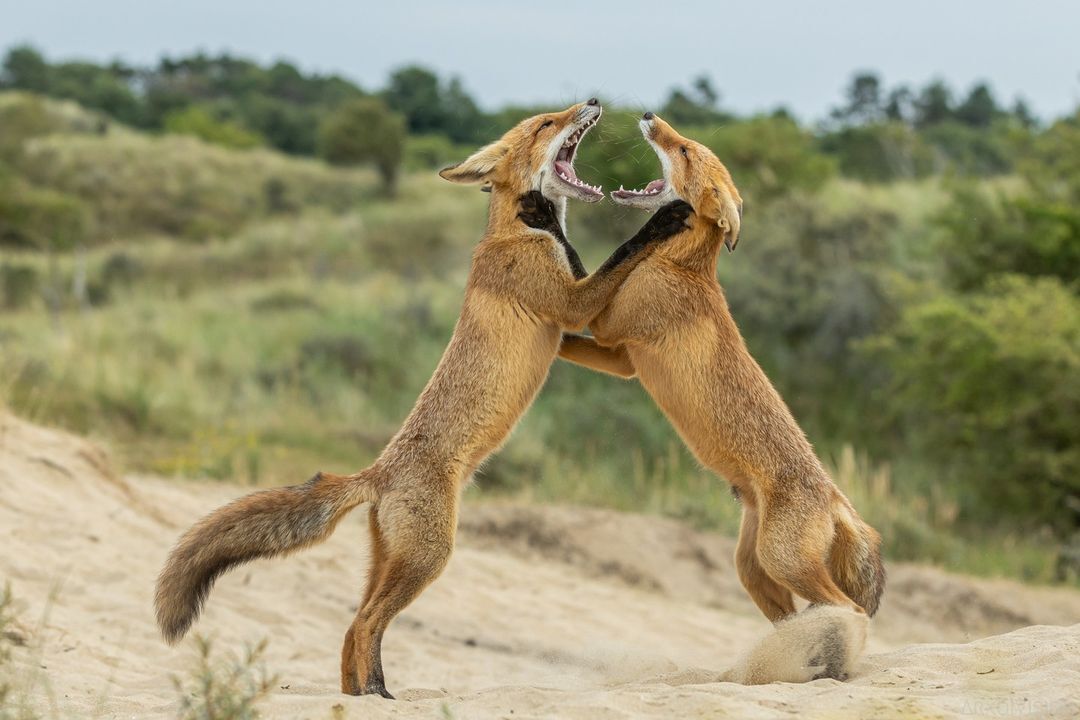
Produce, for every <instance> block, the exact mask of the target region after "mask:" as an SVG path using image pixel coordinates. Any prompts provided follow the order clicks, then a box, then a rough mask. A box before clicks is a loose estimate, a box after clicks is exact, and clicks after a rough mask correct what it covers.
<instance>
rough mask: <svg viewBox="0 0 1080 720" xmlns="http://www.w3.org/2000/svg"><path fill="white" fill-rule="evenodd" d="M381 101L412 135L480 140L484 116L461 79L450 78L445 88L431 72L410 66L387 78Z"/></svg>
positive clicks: (463, 140) (466, 140)
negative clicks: (403, 123)
mask: <svg viewBox="0 0 1080 720" xmlns="http://www.w3.org/2000/svg"><path fill="white" fill-rule="evenodd" d="M383 98H384V99H385V100H386V104H387V105H389V106H390V109H391V110H396V111H397V112H399V113H401V114H402V115H404V116H405V118H406V120H407V121H408V124H409V132H410V133H412V134H415V135H424V134H432V133H435V134H440V135H445V136H446V137H448V138H450V139H451V140H453V141H454V142H458V143H473V142H477V141H478V140H479V139H480V137H479V135H480V133H479V128H480V126H481V120H482V119H483V113H481V112H480V109H479V108H478V107H477V105H476V102H475V101H473V99H472V98H471V97H470V96H469V94H468V93H467V92H466V91H465V87H464V85H463V84H462V82H461V79H460V78H456V77H454V78H451V79H450V82H449V83H447V84H446V85H445V86H444V85H443V84H442V83H441V82H440V80H439V76H438V75H436V74H435V73H433V72H432V71H430V70H428V69H427V68H423V67H420V66H418V65H410V66H408V67H404V68H401V69H399V70H396V71H395V72H394V73H393V74H392V75H391V76H390V82H389V84H388V85H387V87H386V90H384V91H383Z"/></svg>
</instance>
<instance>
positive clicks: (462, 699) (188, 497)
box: [0, 415, 1080, 720]
mask: <svg viewBox="0 0 1080 720" xmlns="http://www.w3.org/2000/svg"><path fill="white" fill-rule="evenodd" d="M242 492H244V488H241V487H239V486H234V485H221V484H206V483H184V482H177V481H165V480H161V479H156V478H144V477H127V478H121V477H117V476H116V475H115V474H113V472H112V471H111V469H110V467H109V463H108V460H107V458H106V457H105V455H104V454H103V453H102V452H101V451H100V450H99V449H98V448H96V447H95V446H93V445H92V444H90V443H88V442H86V441H84V440H81V439H79V438H75V437H72V436H70V435H67V434H64V433H61V432H57V431H54V430H49V429H43V428H40V427H36V426H34V425H30V424H28V423H25V422H23V421H20V420H17V419H15V418H12V417H10V416H5V415H0V576H2V578H3V579H5V580H9V581H10V582H11V585H12V589H13V591H14V593H15V594H16V596H17V597H18V599H19V600H20V605H21V607H20V613H19V618H20V620H19V624H18V625H17V627H16V636H17V638H26V639H27V640H29V643H28V645H27V646H26V647H21V648H17V651H16V657H15V662H16V667H17V668H18V672H19V677H18V678H17V684H18V685H19V686H20V687H21V689H22V690H21V691H22V692H24V693H25V692H28V693H29V697H30V699H31V702H32V704H34V705H35V706H36V707H37V708H38V709H39V710H41V711H42V712H43V713H44V714H46V715H52V716H55V717H62V718H68V717H102V718H152V717H170V716H174V715H175V714H176V712H177V708H178V701H177V694H176V690H175V689H174V687H173V683H172V681H171V677H172V676H173V675H176V674H181V675H182V674H184V673H186V672H187V671H188V670H189V669H190V668H191V667H192V665H193V661H194V655H195V652H194V649H193V647H194V646H193V643H192V641H191V639H190V638H189V639H187V640H185V641H184V643H182V644H181V646H180V647H179V648H169V647H166V646H165V645H164V644H163V643H162V642H161V640H160V639H159V637H158V634H157V631H156V629H155V626H154V621H153V615H152V608H151V595H152V590H153V584H154V579H155V577H156V574H157V572H158V570H159V568H160V566H161V563H162V561H163V560H164V558H165V555H166V553H167V551H168V549H169V547H170V546H171V544H172V543H173V542H174V541H175V539H176V537H177V536H178V534H179V533H180V531H181V530H183V529H184V528H185V527H186V526H187V525H188V524H190V523H191V522H193V521H194V520H195V519H197V518H198V517H199V516H200V515H202V514H203V513H204V512H206V511H209V510H211V509H213V508H214V507H216V506H217V505H218V504H220V503H221V502H223V501H225V500H227V499H229V498H231V497H234V496H236V495H238V494H240V493H242ZM469 495H470V498H471V499H472V500H475V499H476V498H477V496H479V495H481V493H480V492H477V491H476V490H472V491H470V493H469ZM365 519H366V518H365V515H364V513H355V514H354V515H353V516H352V517H350V518H349V519H348V520H347V521H345V522H344V523H342V526H341V527H340V528H339V529H338V531H337V533H336V534H335V535H334V537H333V538H332V539H331V540H330V541H329V542H327V543H326V544H324V545H322V546H320V547H317V548H314V549H312V550H309V551H307V552H305V553H302V554H300V555H297V556H295V557H292V558H289V559H286V560H278V561H273V562H259V563H255V564H252V565H250V566H248V567H244V568H242V569H240V570H239V571H237V572H234V573H232V574H231V575H229V576H227V577H225V578H224V579H223V580H222V581H221V582H219V584H218V586H217V588H216V589H215V591H214V593H213V594H212V595H211V598H210V602H209V605H208V608H207V612H206V613H205V615H204V617H203V619H202V620H201V621H200V623H199V624H198V625H197V628H196V629H197V630H198V631H199V632H202V633H204V634H207V635H209V636H212V637H213V638H215V641H216V646H217V647H218V648H219V649H240V648H242V647H243V646H244V645H245V644H246V643H254V642H257V641H258V640H260V639H262V638H268V639H269V648H268V651H267V655H266V665H267V667H268V668H269V670H271V671H272V672H274V673H276V674H277V675H278V677H279V678H280V680H279V682H278V683H277V685H278V688H277V689H276V690H275V692H274V693H273V696H272V697H271V698H269V699H268V700H266V701H265V702H264V703H263V705H262V711H263V715H264V717H269V718H330V717H349V718H384V717H385V718H412V717H421V718H439V717H454V718H488V717H498V718H515V719H516V718H541V717H543V718H554V717H560V718H561V717H565V718H580V719H582V720H584V719H586V718H588V719H593V718H600V719H603V718H627V717H656V718H695V717H735V718H772V717H784V718H794V717H799V718H802V717H821V718H844V717H852V718H856V717H859V718H862V717H873V718H879V717H881V718H889V717H904V718H907V717H932V718H938V717H944V718H951V717H965V718H966V717H1014V716H1024V715H1028V716H1031V717H1040V718H1043V717H1061V718H1075V717H1077V716H1080V625H1077V624H1075V623H1077V622H1078V621H1080V592H1076V591H1071V590H1065V589H1048V588H1032V587H1025V586H1023V585H1020V584H1018V583H1014V582H1009V581H991V580H976V579H971V578H966V577H962V576H958V575H952V574H948V573H944V572H941V571H938V570H934V569H930V568H924V567H918V566H912V565H903V564H894V565H892V566H890V568H889V570H890V584H889V587H888V589H887V590H886V595H885V603H884V605H883V607H882V609H881V612H880V613H879V614H878V616H877V617H876V618H875V619H874V621H873V622H872V623H871V626H870V634H871V637H870V640H869V643H868V647H867V652H866V654H865V655H864V656H863V657H862V659H861V660H860V661H859V662H858V663H857V665H856V668H855V673H854V675H853V677H852V678H851V679H850V680H849V681H848V682H844V683H839V682H835V681H832V680H818V681H814V682H811V683H805V684H801V685H793V684H782V683H777V684H773V685H765V686H758V687H744V686H741V685H736V684H733V683H728V682H720V681H719V680H718V678H720V677H721V676H722V675H723V673H724V672H725V671H726V670H727V669H728V668H730V667H732V666H733V665H734V664H735V662H736V661H737V659H738V657H739V656H740V654H742V653H744V652H745V651H747V650H748V649H749V648H750V647H751V646H753V645H754V643H755V642H756V641H758V640H760V639H761V638H762V637H763V636H764V635H765V634H766V633H768V632H769V631H770V626H769V624H768V623H767V622H766V621H765V620H764V619H763V618H762V617H761V615H760V614H759V613H758V612H757V610H756V609H755V608H754V607H753V605H752V604H751V603H750V601H749V600H748V599H747V597H746V595H745V593H744V592H743V591H742V589H741V587H740V586H739V583H738V579H737V578H736V576H735V572H734V569H733V568H732V564H731V553H732V547H733V543H732V540H731V539H729V538H725V537H720V536H715V535H710V534H706V533H698V532H694V531H692V530H689V529H687V528H685V527H683V526H681V525H679V524H678V523H675V522H670V521H666V520H662V519H657V518H652V517H642V516H634V515H624V514H619V513H613V512H605V511H599V510H587V509H577V508H556V507H526V506H520V505H503V504H485V503H477V502H470V503H467V504H466V506H465V508H464V509H463V511H462V528H461V529H462V532H461V534H460V535H459V541H458V547H457V550H456V552H455V554H454V558H453V560H452V561H451V563H450V566H449V568H448V569H447V571H446V573H445V574H444V575H443V576H442V577H441V578H440V579H439V580H438V581H437V582H436V583H435V585H433V586H432V587H431V588H430V589H429V590H428V591H427V592H425V593H424V594H423V595H422V596H421V597H420V599H419V600H418V601H417V602H416V603H415V604H413V605H412V606H411V607H409V608H408V609H407V610H406V611H405V612H404V613H403V614H402V615H401V616H400V617H399V618H398V619H397V620H396V621H395V623H394V624H393V625H392V626H391V628H390V630H389V632H388V633H387V636H386V641H385V644H384V648H383V655H384V662H385V666H386V675H387V680H388V682H387V685H388V687H389V688H390V689H391V691H392V692H395V693H396V694H397V696H398V698H399V700H398V701H396V702H391V701H386V700H382V699H379V698H373V697H364V698H352V697H345V696H342V695H340V694H339V693H338V676H337V674H338V653H339V648H340V643H341V638H342V635H343V634H344V632H345V629H346V627H347V625H348V623H349V621H350V619H351V617H352V613H353V612H354V611H355V605H356V602H357V600H358V599H359V596H360V593H361V591H362V589H363V577H364V568H365V564H366V553H367V543H366V538H365V522H364V521H365ZM335 707H339V708H341V709H339V710H337V711H336V712H335V710H334V708H335Z"/></svg>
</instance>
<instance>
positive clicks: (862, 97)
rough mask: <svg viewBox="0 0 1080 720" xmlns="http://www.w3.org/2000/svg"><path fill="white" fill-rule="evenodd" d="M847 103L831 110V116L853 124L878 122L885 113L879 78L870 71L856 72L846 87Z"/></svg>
mask: <svg viewBox="0 0 1080 720" xmlns="http://www.w3.org/2000/svg"><path fill="white" fill-rule="evenodd" d="M846 94H847V105H845V106H844V107H841V108H837V109H835V110H833V113H832V114H833V117H835V118H837V119H838V120H842V121H846V122H847V123H850V124H853V125H870V124H872V123H876V122H879V121H880V120H881V119H882V116H883V115H884V114H885V110H884V108H882V106H881V80H880V79H878V76H877V75H875V74H874V73H871V72H861V73H856V74H855V76H854V77H853V78H851V85H849V86H848V89H847V92H846Z"/></svg>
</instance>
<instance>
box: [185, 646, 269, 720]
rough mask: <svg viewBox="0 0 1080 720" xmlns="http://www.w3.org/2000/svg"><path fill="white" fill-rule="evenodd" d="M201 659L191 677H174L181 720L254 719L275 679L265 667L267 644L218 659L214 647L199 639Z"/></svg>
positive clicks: (257, 715) (199, 658) (198, 660)
mask: <svg viewBox="0 0 1080 720" xmlns="http://www.w3.org/2000/svg"><path fill="white" fill-rule="evenodd" d="M197 644H198V651H199V657H198V659H197V662H196V665H195V668H194V669H193V670H192V672H191V674H190V677H189V678H188V679H187V680H186V681H184V680H181V679H180V678H177V677H174V678H173V685H174V686H175V687H176V692H177V694H178V695H179V696H180V718H181V720H255V718H258V717H259V712H258V710H257V709H256V707H255V706H256V705H257V704H258V702H259V701H260V700H262V699H263V698H265V697H267V696H268V695H269V694H270V691H271V690H272V689H273V687H274V683H275V682H276V678H275V677H274V676H272V675H268V674H267V673H266V670H265V669H264V668H263V667H262V656H263V654H264V653H265V651H266V642H265V641H263V642H262V643H260V644H258V645H256V646H255V647H253V648H249V649H248V651H247V652H246V653H245V654H244V655H243V656H242V657H229V658H226V659H220V658H216V657H214V655H213V645H212V644H211V642H210V641H209V640H207V639H205V638H202V637H200V638H198V639H197Z"/></svg>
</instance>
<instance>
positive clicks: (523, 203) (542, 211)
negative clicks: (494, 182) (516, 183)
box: [518, 190, 562, 236]
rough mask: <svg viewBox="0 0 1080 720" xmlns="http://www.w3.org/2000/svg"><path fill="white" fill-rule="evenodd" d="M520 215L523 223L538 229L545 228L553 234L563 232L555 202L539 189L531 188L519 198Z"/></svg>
mask: <svg viewBox="0 0 1080 720" xmlns="http://www.w3.org/2000/svg"><path fill="white" fill-rule="evenodd" d="M518 205H519V207H520V210H519V211H518V217H519V218H520V219H521V221H522V222H523V223H525V224H526V225H528V226H529V227H531V228H535V229H537V230H544V231H545V232H549V233H551V234H552V235H555V236H559V235H560V234H562V226H561V225H559V217H558V214H557V212H556V210H555V203H553V202H551V201H550V200H548V199H547V198H546V197H544V195H543V193H541V192H540V191H539V190H531V191H529V192H527V193H525V194H524V195H522V196H521V197H520V198H518Z"/></svg>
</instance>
